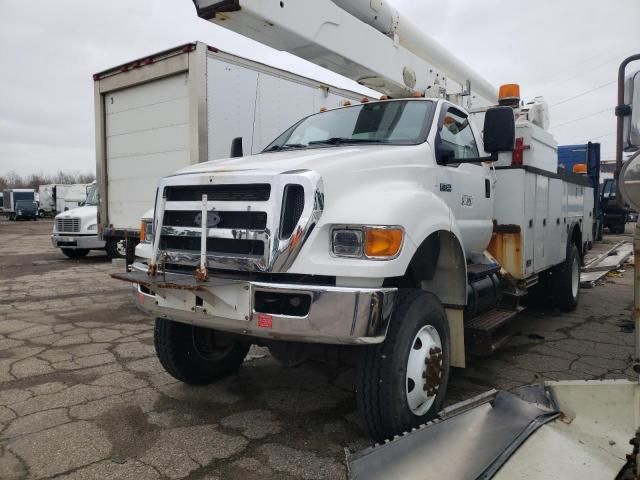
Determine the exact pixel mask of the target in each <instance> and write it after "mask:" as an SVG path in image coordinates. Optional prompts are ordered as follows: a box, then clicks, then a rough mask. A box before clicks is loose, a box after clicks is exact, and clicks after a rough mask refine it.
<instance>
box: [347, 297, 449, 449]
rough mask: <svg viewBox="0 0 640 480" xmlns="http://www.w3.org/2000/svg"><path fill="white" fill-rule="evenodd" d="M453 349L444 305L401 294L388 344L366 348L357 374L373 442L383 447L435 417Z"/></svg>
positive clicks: (433, 299) (360, 402)
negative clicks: (382, 444) (390, 439)
mask: <svg viewBox="0 0 640 480" xmlns="http://www.w3.org/2000/svg"><path fill="white" fill-rule="evenodd" d="M450 345H451V342H450V334H449V323H448V321H447V317H446V313H445V311H444V308H443V306H442V304H441V303H440V300H438V298H437V297H436V296H435V295H433V294H431V293H427V292H423V291H422V290H415V289H400V290H399V291H398V295H397V298H396V306H395V310H394V313H393V317H392V319H391V324H390V325H389V330H388V332H387V337H386V339H385V341H384V342H383V343H381V344H379V345H373V346H369V347H362V349H363V351H362V352H361V355H360V358H359V365H358V369H357V379H356V382H357V383H356V388H357V392H356V396H357V400H358V408H359V410H360V414H361V416H362V418H363V419H364V422H365V425H366V427H367V430H368V432H369V434H370V435H371V437H372V438H373V439H375V440H376V441H378V442H382V441H384V440H385V439H387V438H391V437H393V436H394V435H397V434H400V433H402V432H405V431H408V430H411V428H413V427H416V426H418V425H420V424H422V423H425V422H427V421H428V420H430V419H432V418H433V417H435V416H436V414H437V413H438V412H439V411H440V409H441V408H442V404H443V401H444V397H445V394H446V390H447V384H448V382H449V369H450V352H451V347H450ZM434 375H435V376H434ZM425 376H426V377H427V378H428V379H427V378H425ZM421 402H422V403H421Z"/></svg>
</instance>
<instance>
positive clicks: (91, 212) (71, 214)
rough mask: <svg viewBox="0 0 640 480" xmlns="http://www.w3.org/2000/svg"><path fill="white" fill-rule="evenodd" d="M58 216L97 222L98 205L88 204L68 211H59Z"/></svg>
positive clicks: (83, 221)
mask: <svg viewBox="0 0 640 480" xmlns="http://www.w3.org/2000/svg"><path fill="white" fill-rule="evenodd" d="M56 218H79V219H80V220H81V221H82V223H83V224H84V223H85V222H89V221H91V220H93V222H94V223H95V222H96V221H97V219H98V207H96V206H95V205H86V206H84V207H78V208H74V209H71V210H67V211H66V212H62V213H59V214H58V215H56Z"/></svg>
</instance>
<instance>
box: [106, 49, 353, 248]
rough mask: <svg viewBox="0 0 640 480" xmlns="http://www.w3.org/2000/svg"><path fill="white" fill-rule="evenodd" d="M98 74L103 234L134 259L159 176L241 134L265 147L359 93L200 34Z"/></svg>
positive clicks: (248, 147)
mask: <svg viewBox="0 0 640 480" xmlns="http://www.w3.org/2000/svg"><path fill="white" fill-rule="evenodd" d="M94 80H95V111H96V153H97V179H98V195H99V206H98V212H99V213H98V218H99V220H98V225H99V234H100V236H101V238H102V239H103V240H104V241H105V242H106V245H107V251H108V252H109V254H110V255H111V256H112V257H122V256H128V257H129V259H130V260H131V259H132V255H133V249H134V247H135V245H136V244H137V242H138V241H139V226H140V218H141V217H142V215H143V214H144V213H145V212H146V211H147V210H148V209H150V208H152V207H153V199H154V195H155V191H156V187H157V185H158V181H159V180H160V178H162V177H164V176H166V175H169V174H171V173H172V172H175V171H177V170H179V169H181V168H184V167H187V166H189V165H194V164H197V163H199V162H204V161H208V160H215V159H218V158H226V157H227V156H229V154H230V150H231V145H232V142H233V140H234V139H235V138H241V140H239V141H237V142H236V145H238V146H241V147H242V149H243V151H244V152H246V153H257V152H260V151H261V150H262V149H263V148H264V147H265V146H266V145H267V144H268V143H269V142H270V141H271V140H272V139H273V138H275V137H276V136H277V135H279V134H280V133H282V131H284V129H285V128H287V127H288V126H289V125H290V124H292V123H294V122H296V121H298V120H299V119H301V118H302V117H305V116H307V115H309V114H310V113H313V112H316V111H318V110H319V109H320V108H321V107H322V106H324V107H327V108H331V107H337V106H338V105H341V104H343V103H344V102H345V101H355V100H359V99H360V98H362V94H361V93H355V92H351V91H347V90H343V89H339V88H335V87H333V86H331V85H328V84H326V83H322V82H318V81H316V80H313V79H310V78H306V77H302V76H300V75H296V74H294V73H291V72H286V71H283V70H280V69H277V68H273V67H270V66H268V65H265V64H262V63H258V62H254V61H251V60H248V59H245V58H242V57H239V56H236V55H232V54H230V53H225V52H222V51H220V50H218V49H217V48H214V47H211V46H207V45H205V44H203V43H192V44H188V45H183V46H179V47H176V48H173V49H170V50H167V51H164V52H160V53H158V54H155V55H151V56H148V57H146V58H143V59H140V60H136V61H133V62H130V63H128V64H125V65H122V66H119V67H116V68H112V69H109V70H107V71H104V72H101V73H98V74H96V75H95V76H94ZM127 245H128V247H127Z"/></svg>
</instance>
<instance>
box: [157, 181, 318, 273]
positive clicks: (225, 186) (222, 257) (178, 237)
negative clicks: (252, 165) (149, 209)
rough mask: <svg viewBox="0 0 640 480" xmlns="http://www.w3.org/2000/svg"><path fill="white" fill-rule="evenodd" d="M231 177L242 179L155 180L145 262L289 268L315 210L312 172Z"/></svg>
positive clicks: (313, 221) (250, 268) (257, 269)
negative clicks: (159, 182) (152, 237)
mask: <svg viewBox="0 0 640 480" xmlns="http://www.w3.org/2000/svg"><path fill="white" fill-rule="evenodd" d="M238 177H243V178H242V179H243V180H244V181H241V182H238V183H215V182H220V181H222V182H224V181H227V178H228V177H226V176H225V175H220V176H219V177H215V176H208V175H201V176H200V175H199V176H195V175H194V176H192V177H186V176H185V177H180V178H175V177H174V178H169V179H167V182H168V183H169V182H170V183H171V184H169V185H166V184H165V185H161V192H163V194H161V195H159V198H158V203H157V204H156V219H155V222H156V223H155V232H156V235H155V242H154V250H153V257H152V261H151V264H152V265H157V262H158V261H161V262H162V264H164V265H167V266H170V265H175V266H180V267H184V266H191V267H200V266H201V265H204V264H205V263H206V266H207V267H208V268H214V269H227V270H238V271H255V272H269V271H272V272H276V271H284V270H286V269H287V268H288V267H289V266H290V264H291V263H292V262H293V260H294V259H295V257H296V255H297V254H298V251H299V250H300V248H301V247H302V245H303V244H304V242H305V240H306V237H307V236H308V234H309V233H310V232H311V230H312V229H313V227H314V226H315V224H316V223H317V220H318V218H319V217H320V215H321V213H322V210H323V207H324V194H323V192H322V181H321V179H320V177H319V176H318V175H317V174H316V173H315V172H311V171H306V170H298V171H295V172H292V173H291V174H280V175H276V176H265V175H252V174H250V173H249V174H241V175H238ZM189 182H193V183H200V184H199V185H193V184H191V185H190V184H189ZM205 199H206V200H205ZM204 216H206V230H205V231H206V235H207V239H206V244H204V245H203V242H202V231H203V217H204ZM158 233H159V234H158ZM151 270H152V271H154V268H151Z"/></svg>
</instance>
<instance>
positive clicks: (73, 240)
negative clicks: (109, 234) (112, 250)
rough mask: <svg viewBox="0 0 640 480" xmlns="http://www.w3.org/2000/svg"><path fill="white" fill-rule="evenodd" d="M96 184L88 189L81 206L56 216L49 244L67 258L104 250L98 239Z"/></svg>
mask: <svg viewBox="0 0 640 480" xmlns="http://www.w3.org/2000/svg"><path fill="white" fill-rule="evenodd" d="M96 190H97V189H96V184H95V183H93V184H92V185H91V186H90V187H89V193H88V195H87V198H86V202H85V203H84V205H83V206H81V207H78V208H74V209H71V210H67V211H65V212H62V213H60V214H58V215H56V217H55V219H54V223H53V235H51V242H52V244H53V246H54V247H55V248H59V249H60V250H61V251H62V253H63V254H64V255H66V256H67V257H69V258H82V257H86V256H87V255H88V254H89V251H90V250H104V249H105V243H104V241H103V240H101V239H100V238H98V203H97V198H96V197H97V194H96V193H97V192H96Z"/></svg>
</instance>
